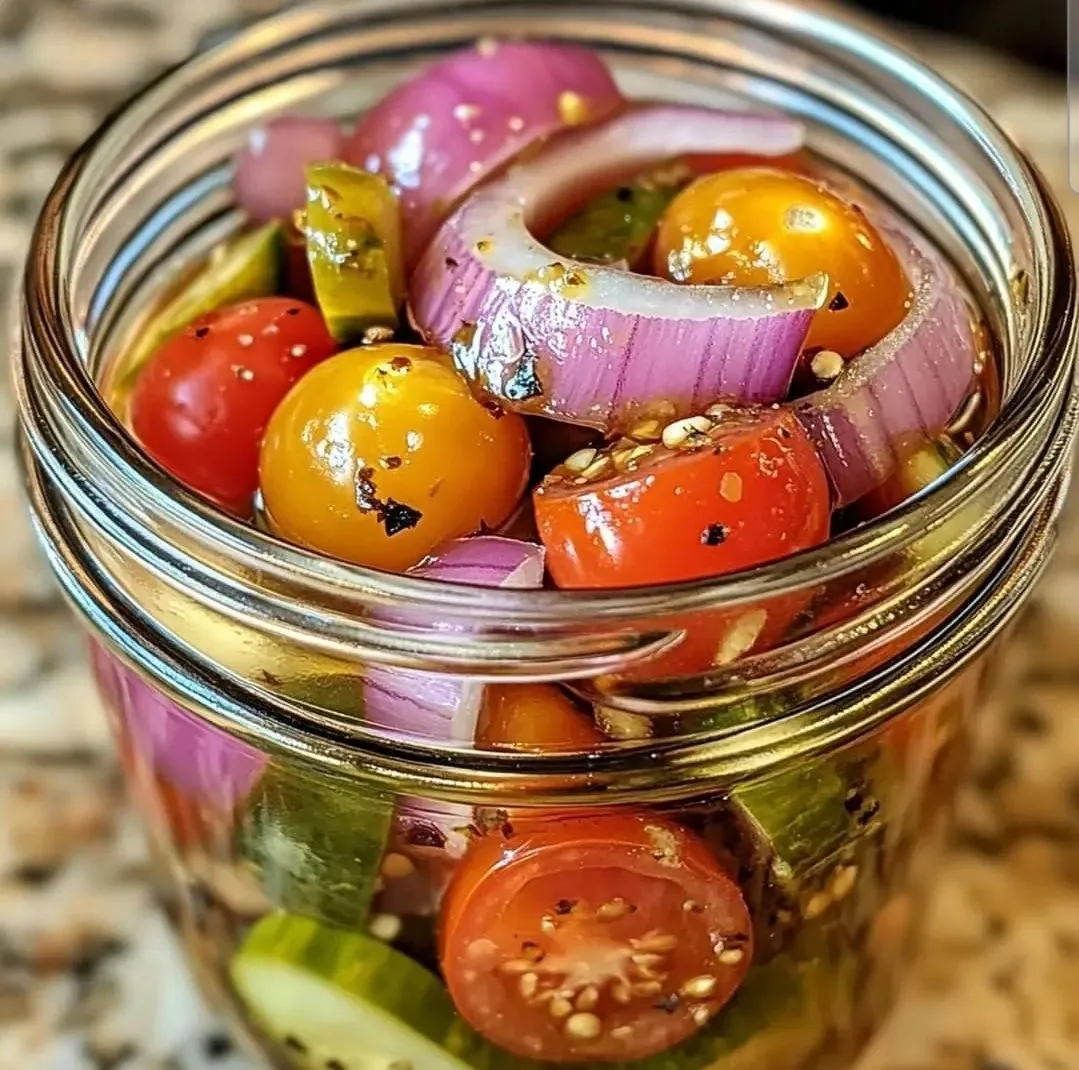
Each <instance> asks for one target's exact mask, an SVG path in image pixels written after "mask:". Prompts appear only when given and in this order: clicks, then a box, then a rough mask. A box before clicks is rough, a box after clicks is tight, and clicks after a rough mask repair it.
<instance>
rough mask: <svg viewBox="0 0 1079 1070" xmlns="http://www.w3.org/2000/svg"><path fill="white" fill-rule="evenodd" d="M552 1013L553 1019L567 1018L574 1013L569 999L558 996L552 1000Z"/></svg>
mask: <svg viewBox="0 0 1079 1070" xmlns="http://www.w3.org/2000/svg"><path fill="white" fill-rule="evenodd" d="M549 1009H550V1012H551V1017H552V1018H566V1017H567V1016H569V1015H570V1014H572V1013H573V1005H572V1004H571V1003H570V1001H569V1000H568V999H563V998H562V997H561V996H556V997H555V998H554V999H552V1000H551V1006H550V1008H549Z"/></svg>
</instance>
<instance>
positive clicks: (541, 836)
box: [440, 813, 753, 1062]
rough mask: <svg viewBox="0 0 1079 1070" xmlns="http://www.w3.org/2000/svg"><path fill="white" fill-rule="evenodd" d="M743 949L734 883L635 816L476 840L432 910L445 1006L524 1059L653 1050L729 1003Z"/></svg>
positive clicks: (741, 970) (694, 845) (666, 825)
mask: <svg viewBox="0 0 1079 1070" xmlns="http://www.w3.org/2000/svg"><path fill="white" fill-rule="evenodd" d="M752 956H753V939H752V923H751V919H750V916H749V911H748V909H747V907H746V904H745V900H744V899H743V898H742V894H741V892H740V891H739V888H738V885H737V884H735V882H734V881H733V880H732V879H731V878H730V877H729V876H728V875H727V873H726V872H725V871H724V870H723V868H722V867H721V866H720V864H719V863H718V862H717V861H716V859H715V858H714V857H713V856H712V854H711V853H710V852H709V851H708V849H707V848H706V847H705V845H704V844H703V843H701V841H700V840H698V839H697V838H695V837H694V836H693V835H691V834H690V833H689V832H687V831H686V830H684V829H682V828H680V827H679V826H678V825H675V824H673V823H671V822H670V821H666V820H663V819H662V818H658V817H652V816H648V815H637V814H612V813H607V814H603V815H597V816H585V817H582V816H577V817H562V818H561V819H560V820H559V821H558V822H557V824H555V823H554V822H547V823H546V824H545V825H543V826H540V825H538V824H537V825H531V826H528V827H525V828H524V829H523V830H521V831H515V832H513V833H512V834H511V835H509V836H508V837H507V836H504V835H502V834H498V833H494V834H490V835H488V836H485V837H484V838H483V839H481V840H477V841H475V842H474V843H473V845H472V846H471V847H470V848H469V852H468V854H467V855H466V856H465V859H464V860H463V862H462V864H461V867H460V869H459V870H458V872H457V874H456V876H455V877H454V880H453V882H452V883H451V885H450V888H449V889H448V891H447V894H446V898H445V900H444V901H443V912H442V925H441V933H440V957H441V965H442V971H443V974H444V976H445V978H446V983H447V985H448V986H449V990H450V994H451V995H452V996H453V1000H454V1003H455V1004H456V1006H457V1009H458V1011H459V1012H460V1013H461V1015H462V1016H463V1017H464V1018H465V1019H466V1020H467V1021H468V1022H469V1023H470V1024H471V1025H472V1026H473V1027H474V1028H475V1029H477V1030H478V1031H479V1032H480V1033H482V1034H483V1035H484V1036H485V1037H486V1038H487V1039H488V1040H490V1041H491V1042H492V1043H494V1044H498V1045H500V1046H501V1047H503V1048H506V1049H508V1050H509V1051H511V1052H513V1053H514V1054H516V1055H519V1056H522V1057H525V1058H532V1059H541V1060H548V1061H552V1062H577V1061H582V1060H589V1059H599V1060H620V1059H638V1058H642V1057H644V1056H647V1055H651V1054H654V1053H656V1052H660V1051H663V1050H665V1049H667V1048H669V1047H671V1046H673V1045H675V1044H677V1043H679V1042H680V1041H682V1040H684V1039H685V1038H686V1037H688V1036H690V1035H691V1034H693V1033H694V1032H696V1031H697V1030H698V1029H700V1028H701V1026H703V1025H704V1024H705V1023H706V1022H707V1021H708V1020H709V1019H710V1018H711V1017H712V1016H713V1015H714V1014H715V1013H716V1012H717V1011H718V1010H719V1009H720V1008H721V1007H722V1006H723V1005H724V1004H725V1003H726V1002H727V1000H728V999H730V997H731V996H732V995H733V993H734V992H735V991H736V990H737V988H738V986H739V985H740V984H741V982H742V979H743V978H744V977H745V974H746V971H747V970H748V968H749V964H750V962H751V960H752Z"/></svg>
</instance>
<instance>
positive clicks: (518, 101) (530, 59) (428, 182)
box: [345, 41, 622, 263]
mask: <svg viewBox="0 0 1079 1070" xmlns="http://www.w3.org/2000/svg"><path fill="white" fill-rule="evenodd" d="M621 103H622V95H621V93H619V91H618V87H617V86H616V85H615V83H614V79H613V78H612V77H611V74H610V71H608V70H607V68H606V66H605V65H604V63H603V61H602V60H601V59H600V58H599V57H598V56H597V55H595V54H594V53H593V52H590V51H589V50H588V49H584V48H580V47H578V46H576V45H568V44H558V43H554V42H549V41H548V42H539V41H504V42H493V41H483V42H481V43H480V44H479V45H477V46H476V47H475V48H470V49H466V50H464V51H461V52H455V53H454V54H452V55H450V56H448V57H446V58H445V59H444V60H442V61H441V62H439V63H436V64H435V65H434V66H432V67H430V68H428V69H427V70H426V71H424V72H423V73H422V74H420V75H418V76H417V77H416V78H413V79H412V80H411V81H408V82H406V83H405V84H404V85H402V86H400V87H398V88H397V89H395V90H394V91H393V92H392V93H390V94H389V95H388V96H387V97H385V98H384V99H383V100H382V101H381V102H380V103H378V104H376V105H375V107H374V108H372V109H371V110H370V111H369V112H368V113H367V114H366V115H364V116H363V117H362V118H361V119H360V122H359V125H358V126H357V128H356V132H355V134H354V135H353V136H352V138H351V139H350V140H349V142H348V145H347V147H346V150H345V152H346V158H347V159H348V161H349V162H350V163H353V164H355V165H356V166H357V167H364V168H366V169H367V170H369V171H377V172H379V173H381V174H382V175H384V176H385V177H386V179H387V180H388V181H389V182H390V184H391V185H392V186H394V188H395V189H396V191H397V193H398V194H399V196H400V198H401V202H402V204H401V207H402V217H403V218H404V221H405V252H406V259H407V260H408V262H409V263H415V261H416V259H417V258H418V256H419V254H420V252H421V251H422V249H423V247H424V246H425V245H426V244H427V242H428V241H429V240H430V238H431V235H432V234H433V233H434V231H435V229H436V228H437V226H438V224H439V223H440V222H441V221H442V219H443V218H445V215H446V213H447V212H448V211H449V210H450V209H452V208H453V206H454V205H455V204H456V203H457V201H458V200H460V198H461V197H463V196H464V195H465V194H466V193H467V192H468V191H469V189H471V188H472V187H473V186H474V185H475V184H476V183H477V182H480V181H482V180H483V179H484V178H485V177H486V176H487V175H489V174H490V173H491V172H492V171H494V170H495V169H497V168H498V167H500V166H502V164H504V163H506V162H507V161H508V160H510V159H512V158H513V157H514V156H515V155H517V153H519V152H520V151H521V149H523V148H525V146H527V145H529V144H531V143H532V142H533V141H535V140H537V139H538V138H542V137H546V136H547V135H549V134H552V133H554V132H555V131H557V130H560V129H562V128H563V127H565V126H576V125H580V124H581V123H585V122H592V121H594V120H596V119H600V118H603V117H604V116H606V115H608V114H609V113H610V112H611V111H612V110H614V109H615V108H616V107H618V106H619V105H620V104H621Z"/></svg>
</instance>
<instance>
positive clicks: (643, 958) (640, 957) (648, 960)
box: [629, 952, 663, 966]
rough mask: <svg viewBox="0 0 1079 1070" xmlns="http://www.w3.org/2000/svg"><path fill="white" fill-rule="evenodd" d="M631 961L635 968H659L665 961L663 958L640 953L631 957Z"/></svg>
mask: <svg viewBox="0 0 1079 1070" xmlns="http://www.w3.org/2000/svg"><path fill="white" fill-rule="evenodd" d="M629 960H630V962H632V963H633V965H634V966H658V965H659V964H660V963H661V962H662V961H663V956H662V955H655V954H651V953H649V954H644V953H642V952H638V953H637V954H634V955H630V957H629Z"/></svg>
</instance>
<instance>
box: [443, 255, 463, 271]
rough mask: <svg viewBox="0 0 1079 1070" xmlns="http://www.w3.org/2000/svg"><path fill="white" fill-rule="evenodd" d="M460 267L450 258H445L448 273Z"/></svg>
mask: <svg viewBox="0 0 1079 1070" xmlns="http://www.w3.org/2000/svg"><path fill="white" fill-rule="evenodd" d="M460 266H461V265H460V264H458V262H457V261H456V260H454V258H453V257H452V256H447V257H446V267H448V268H449V269H450V271H456V270H457V269H458V268H459V267H460Z"/></svg>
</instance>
